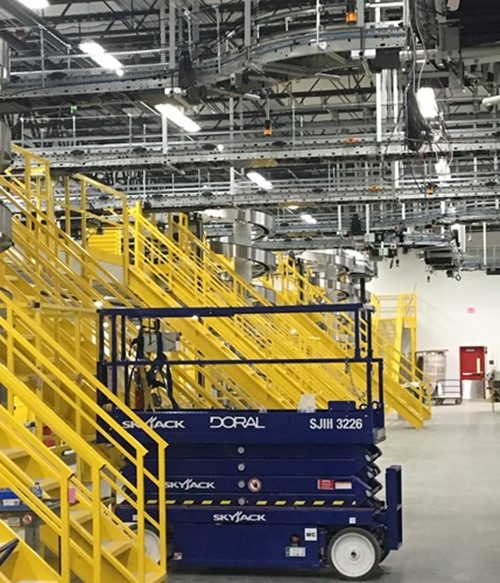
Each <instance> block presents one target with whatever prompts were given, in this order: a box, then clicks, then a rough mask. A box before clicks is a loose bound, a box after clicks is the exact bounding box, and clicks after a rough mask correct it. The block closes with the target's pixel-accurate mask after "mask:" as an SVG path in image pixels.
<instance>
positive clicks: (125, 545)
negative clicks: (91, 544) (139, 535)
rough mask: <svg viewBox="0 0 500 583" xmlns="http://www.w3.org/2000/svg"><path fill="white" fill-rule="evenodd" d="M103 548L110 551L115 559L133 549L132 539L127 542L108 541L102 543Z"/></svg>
mask: <svg viewBox="0 0 500 583" xmlns="http://www.w3.org/2000/svg"><path fill="white" fill-rule="evenodd" d="M102 546H103V548H104V549H105V550H106V551H108V553H110V554H111V555H113V556H114V557H117V556H118V555H121V554H122V553H124V552H125V551H128V550H129V549H131V548H132V547H133V544H132V541H131V540H130V539H126V540H121V541H117V540H106V541H103V542H102Z"/></svg>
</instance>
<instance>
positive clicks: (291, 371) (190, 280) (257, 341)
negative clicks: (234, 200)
mask: <svg viewBox="0 0 500 583" xmlns="http://www.w3.org/2000/svg"><path fill="white" fill-rule="evenodd" d="M178 227H179V229H180V232H182V227H181V226H180V225H178ZM183 235H184V236H185V237H188V236H189V235H190V234H189V233H188V232H187V231H184V232H183ZM191 244H192V246H195V247H196V246H198V249H194V250H192V251H191V252H190V253H186V250H187V249H186V247H184V249H182V246H181V245H177V242H174V241H172V240H171V239H170V238H169V237H167V236H166V235H165V234H163V233H161V232H160V231H159V229H158V228H157V227H155V226H154V225H153V224H152V223H150V222H149V221H147V220H146V219H145V218H144V217H143V216H142V214H141V213H140V212H136V214H135V229H134V259H133V261H131V270H132V272H133V273H134V274H136V275H137V276H138V277H139V278H140V283H139V284H138V286H140V287H141V289H145V288H146V287H147V286H148V285H149V286H151V283H152V282H151V280H153V281H155V282H160V283H161V285H160V286H157V287H159V289H160V290H161V289H168V292H169V295H170V297H173V298H175V299H176V300H177V302H178V303H179V304H181V305H232V306H238V305H247V303H248V301H249V300H250V301H251V300H252V299H255V300H256V301H257V300H258V301H260V302H261V303H265V302H264V301H263V298H262V297H261V296H260V295H259V294H258V292H256V291H255V290H254V289H253V288H252V287H251V286H250V285H249V284H248V283H247V282H245V281H244V280H242V279H240V278H238V277H237V276H236V274H235V273H234V272H233V270H232V268H231V266H230V265H229V264H228V263H226V261H225V260H224V258H220V257H218V256H216V255H215V254H213V253H212V252H211V251H210V249H208V248H207V247H206V246H205V245H204V244H203V242H202V241H200V240H198V239H196V238H193V237H192V236H191ZM224 273H225V274H227V275H230V276H231V278H232V281H231V280H230V279H229V278H224V277H222V275H223V274H224ZM144 276H146V277H144ZM130 283H131V285H132V286H133V285H134V280H133V279H132V278H131V279H130ZM165 295H166V294H165ZM170 301H171V300H170ZM288 318H289V317H288V316H282V315H273V316H270V315H266V316H263V315H259V316H252V317H244V318H232V319H231V321H230V322H229V321H224V320H223V319H221V320H215V321H210V327H211V328H212V329H213V330H214V331H216V333H217V335H218V336H219V337H220V338H224V340H225V342H226V345H227V347H228V349H229V350H230V351H232V352H233V353H235V354H244V355H245V357H246V358H259V357H262V355H263V352H265V356H266V357H268V358H286V357H291V356H292V355H296V356H300V357H302V358H303V357H307V356H308V355H309V356H325V357H327V356H328V354H329V353H328V349H325V347H324V346H323V345H322V343H321V342H319V340H320V338H319V336H318V335H317V334H316V331H314V333H313V334H311V331H310V330H307V329H306V327H305V326H304V322H303V320H301V319H299V318H297V317H295V318H289V319H288ZM287 319H288V320H287ZM305 319H307V317H306V318H305ZM212 337H213V334H212ZM330 354H331V353H330ZM354 366H356V365H354ZM256 369H257V370H258V369H259V367H256ZM233 374H234V373H233ZM338 374H340V373H338V371H335V368H334V367H326V366H318V367H313V368H308V367H306V366H287V367H286V368H285V367H283V366H273V365H270V366H265V367H264V368H262V371H261V377H265V380H266V383H267V385H266V391H268V392H269V391H271V392H272V394H273V395H277V396H280V397H281V398H282V399H283V401H282V406H283V405H285V406H288V407H296V406H297V403H298V401H299V399H300V396H301V395H302V394H305V393H311V394H315V395H316V396H317V397H318V399H319V401H320V402H321V403H326V402H327V401H328V400H332V399H334V398H341V399H346V398H347V399H349V398H351V399H352V398H356V399H358V400H359V399H360V395H358V394H356V391H353V387H351V386H350V384H349V383H348V384H347V388H346V384H345V383H344V384H343V385H340V386H339V385H335V383H333V382H332V381H333V380H334V379H335V378H336V376H337V375H338ZM348 376H349V375H348ZM242 382H245V381H244V380H243V379H242ZM254 383H255V381H254ZM333 385H335V386H333ZM254 387H255V389H256V388H257V387H256V386H255V384H254ZM261 398H262V397H261Z"/></svg>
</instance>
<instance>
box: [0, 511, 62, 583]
mask: <svg viewBox="0 0 500 583" xmlns="http://www.w3.org/2000/svg"><path fill="white" fill-rule="evenodd" d="M14 542H15V543H16V548H15V549H14V550H13V552H12V553H11V555H10V556H9V557H8V559H7V560H6V561H4V563H2V565H0V583H12V581H43V582H45V583H48V582H49V581H50V582H51V583H65V582H64V581H63V579H62V577H61V576H60V575H59V574H58V573H57V572H56V571H55V569H54V568H53V567H52V566H51V565H49V564H48V562H47V561H46V560H45V558H42V557H41V556H40V555H39V554H38V553H36V552H35V551H34V550H33V549H32V548H31V547H30V546H28V544H27V543H26V542H25V541H24V539H23V537H22V532H21V533H16V532H14V531H13V530H12V529H11V528H9V527H8V526H7V524H6V523H5V522H3V521H1V520H0V546H2V547H3V546H4V545H6V544H9V543H10V544H12V543H14Z"/></svg>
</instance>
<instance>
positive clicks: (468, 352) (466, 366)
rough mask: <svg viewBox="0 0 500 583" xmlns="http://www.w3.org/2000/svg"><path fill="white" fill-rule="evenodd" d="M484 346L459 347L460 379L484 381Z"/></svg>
mask: <svg viewBox="0 0 500 583" xmlns="http://www.w3.org/2000/svg"><path fill="white" fill-rule="evenodd" d="M485 362H486V346H461V347H460V380H462V381H484V380H485V378H486V372H485Z"/></svg>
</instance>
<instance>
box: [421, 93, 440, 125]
mask: <svg viewBox="0 0 500 583" xmlns="http://www.w3.org/2000/svg"><path fill="white" fill-rule="evenodd" d="M417 103H418V108H419V109H420V113H421V114H422V117H424V118H425V119H435V118H436V117H438V116H439V107H438V104H437V101H436V94H435V93H434V89H432V87H421V88H420V89H419V90H418V91H417Z"/></svg>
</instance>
